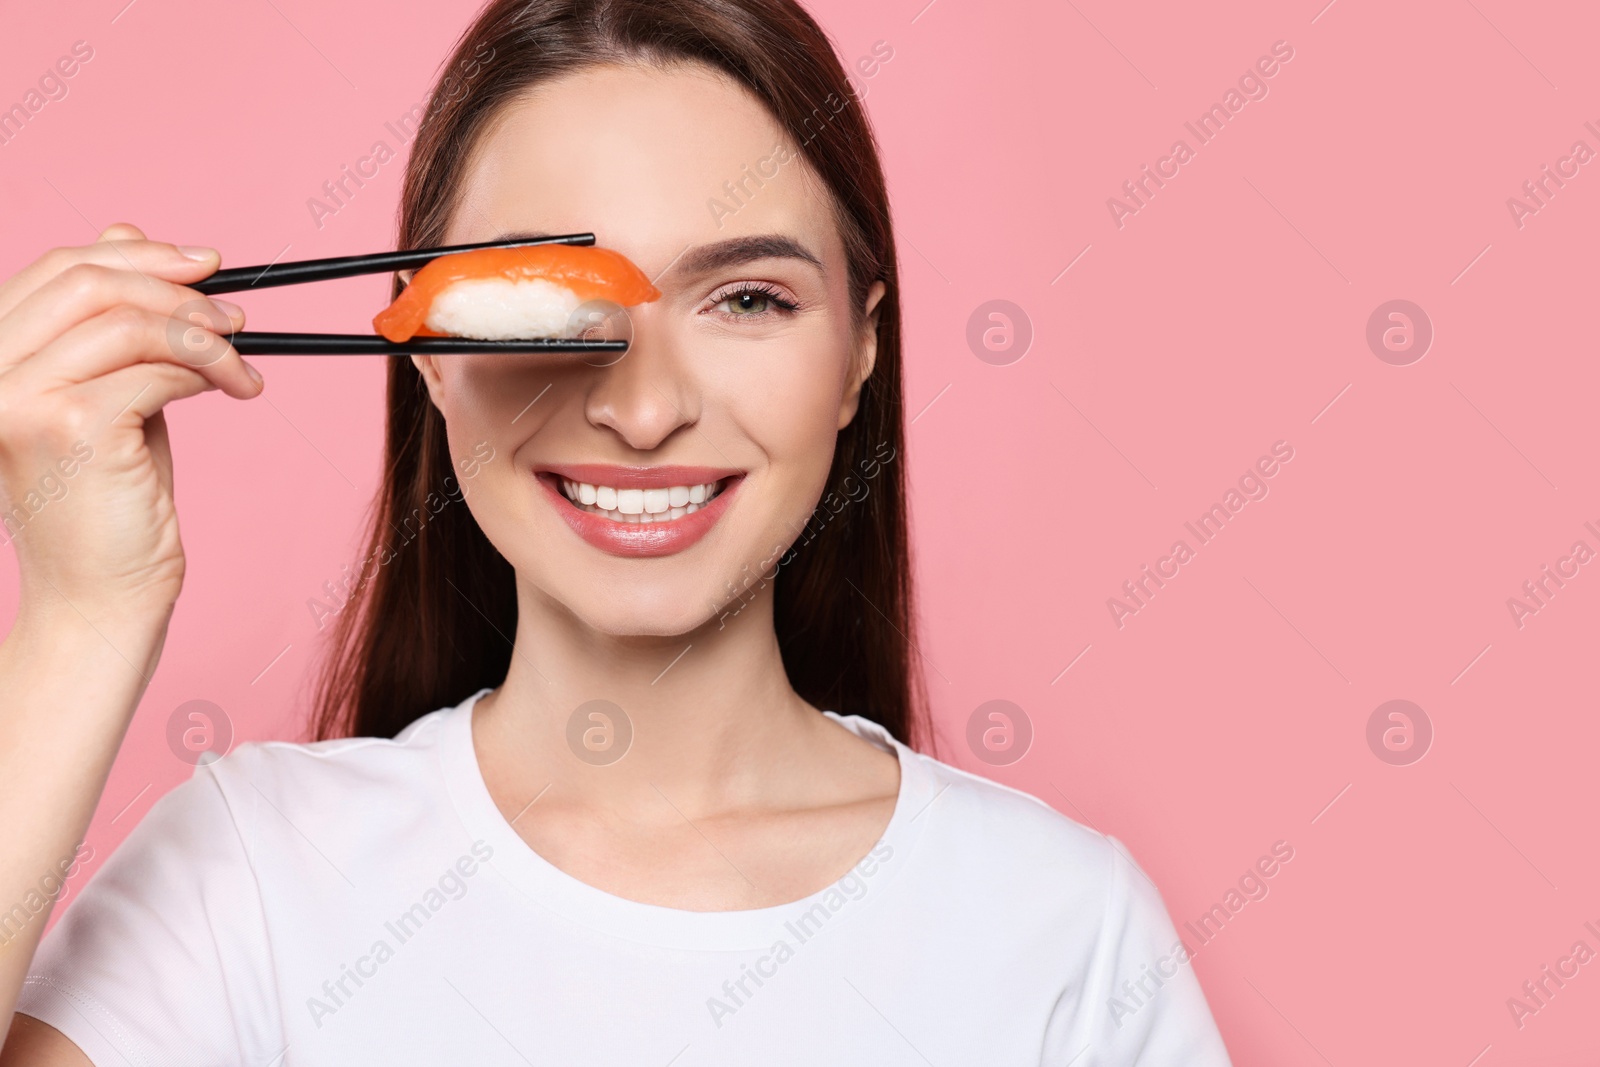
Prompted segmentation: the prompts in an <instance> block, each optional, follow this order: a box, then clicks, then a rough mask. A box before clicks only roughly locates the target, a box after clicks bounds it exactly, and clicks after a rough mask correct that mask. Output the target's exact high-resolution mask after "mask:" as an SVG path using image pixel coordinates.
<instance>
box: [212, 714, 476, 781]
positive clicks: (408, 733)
mask: <svg viewBox="0 0 1600 1067" xmlns="http://www.w3.org/2000/svg"><path fill="white" fill-rule="evenodd" d="M455 710H456V709H453V708H441V709H439V710H438V711H433V712H429V713H428V714H426V715H424V716H422V717H421V718H419V719H417V720H416V721H415V722H413V723H411V724H410V725H409V726H407V727H406V728H405V729H404V730H403V731H401V732H400V733H399V734H398V735H397V736H395V737H393V738H386V737H341V738H335V739H332V740H328V741H310V742H295V741H248V742H245V743H244V744H241V745H239V746H238V747H237V748H235V749H233V750H232V751H231V752H229V753H228V754H227V756H225V757H223V758H222V759H220V760H217V761H216V762H214V763H211V764H208V765H206V766H204V767H201V768H199V771H197V773H196V777H199V776H200V772H204V771H208V770H209V771H211V772H213V773H214V774H215V776H216V778H217V781H218V783H219V784H220V785H221V786H222V787H223V788H224V789H225V790H231V789H236V788H239V787H241V786H244V787H246V788H252V787H253V788H257V789H261V790H263V791H266V790H269V789H279V790H281V789H284V788H286V787H291V786H292V787H293V788H295V789H309V790H313V791H317V792H333V793H338V792H344V791H349V790H352V789H358V790H360V791H362V793H363V794H365V795H367V796H369V797H370V796H371V794H372V793H373V792H374V791H380V792H381V791H383V790H385V789H392V788H399V789H401V790H404V789H406V788H407V787H408V786H409V785H412V784H414V783H415V781H416V778H417V775H418V774H419V772H424V771H426V770H427V769H428V768H430V767H432V766H436V765H437V763H438V759H439V753H440V748H441V743H442V734H443V728H444V727H445V726H446V725H447V723H448V722H449V716H450V714H451V713H452V712H454V711H455Z"/></svg>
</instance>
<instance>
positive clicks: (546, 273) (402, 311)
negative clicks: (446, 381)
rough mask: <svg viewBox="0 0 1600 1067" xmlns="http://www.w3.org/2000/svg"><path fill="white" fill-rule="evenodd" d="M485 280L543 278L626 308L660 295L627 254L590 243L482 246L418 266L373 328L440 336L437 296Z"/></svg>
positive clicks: (399, 335) (394, 336)
mask: <svg viewBox="0 0 1600 1067" xmlns="http://www.w3.org/2000/svg"><path fill="white" fill-rule="evenodd" d="M481 278H504V279H506V280H507V281H512V282H516V281H525V280H528V279H532V278H543V279H544V280H546V281H549V282H552V283H554V284H556V285H561V286H565V287H566V288H567V289H570V290H571V291H572V292H573V294H574V295H575V296H577V298H578V299H579V300H580V301H589V300H609V301H611V302H612V303H614V304H620V305H622V306H623V307H631V306H632V305H634V304H645V303H649V302H650V301H652V300H655V299H657V298H659V297H660V296H661V291H660V290H659V289H657V288H656V287H655V286H654V285H652V284H650V279H649V278H647V277H645V274H644V272H643V271H641V270H640V269H639V268H638V267H636V266H635V265H634V264H633V261H632V260H630V259H629V258H628V257H627V256H624V255H623V254H622V253H620V252H613V251H612V250H611V249H609V248H596V247H594V246H592V245H529V246H527V247H525V248H480V249H478V250H476V251H473V252H457V253H454V254H453V255H447V256H440V257H439V258H438V259H435V260H432V261H430V262H429V263H428V264H426V265H425V266H423V267H421V268H419V269H418V270H417V272H416V274H414V275H412V278H411V284H410V285H408V286H406V287H405V289H404V290H402V291H401V293H400V295H399V296H398V297H396V298H395V301H394V303H392V304H390V305H389V306H388V307H386V308H384V309H383V310H382V311H380V312H378V314H377V316H376V317H375V318H374V319H373V320H372V326H373V328H374V329H375V330H377V331H378V333H380V334H382V335H383V336H384V337H387V338H388V339H389V340H391V341H397V342H398V341H409V340H410V339H411V338H413V337H416V336H419V335H421V336H438V335H437V334H436V333H435V332H434V331H432V330H430V329H428V328H427V327H426V326H425V325H424V324H425V323H426V322H427V319H428V312H429V310H430V309H431V308H432V307H433V302H434V300H435V299H437V298H438V296H439V294H440V293H442V292H444V291H445V290H446V289H447V288H449V287H450V286H451V285H454V284H455V283H457V282H462V281H470V280H475V279H481Z"/></svg>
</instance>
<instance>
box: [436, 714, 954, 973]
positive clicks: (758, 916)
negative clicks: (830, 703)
mask: <svg viewBox="0 0 1600 1067" xmlns="http://www.w3.org/2000/svg"><path fill="white" fill-rule="evenodd" d="M493 688H494V687H493V686H485V687H484V688H482V689H480V690H478V691H477V692H476V693H474V694H472V695H471V696H470V697H468V698H467V699H466V700H464V701H462V702H461V703H460V704H458V705H456V706H455V707H453V708H449V709H447V710H446V712H445V716H444V721H443V722H442V723H441V733H440V746H439V758H440V762H441V771H442V772H443V775H444V780H445V786H446V788H447V790H448V792H449V794H450V798H451V801H452V803H453V804H454V805H455V808H456V812H457V814H458V815H459V816H460V818H461V821H462V823H463V825H464V826H465V828H466V829H467V831H468V833H469V834H470V835H471V836H472V837H473V839H474V840H483V841H485V842H486V843H488V844H489V846H490V847H491V848H492V849H493V850H494V857H493V859H492V860H490V861H489V865H490V866H492V867H493V868H494V869H495V870H496V871H498V872H499V873H500V874H502V875H504V876H505V877H506V878H507V880H508V881H509V882H510V883H511V884H512V885H513V887H515V888H516V889H517V890H518V891H519V892H521V893H522V894H523V895H524V896H526V897H527V898H528V899H529V900H530V901H531V902H532V903H534V904H537V905H539V906H542V907H544V908H547V909H549V910H550V911H553V912H555V913H557V914H559V915H561V916H563V917H564V918H566V919H567V920H569V921H571V922H573V923H576V924H578V925H580V926H584V927H587V928H589V929H592V930H597V931H600V932H603V933H607V934H610V935H613V936H616V937H621V938H625V939H627V940H630V941H638V942H642V943H646V944H651V945H656V946H659V947H664V948H679V949H700V950H708V949H709V950H718V949H721V950H731V949H742V948H765V947H768V946H770V945H771V944H772V943H773V941H774V939H775V937H777V936H778V932H779V931H781V930H782V928H783V926H784V924H785V923H786V922H790V921H792V920H793V919H794V918H795V917H796V916H797V915H799V914H801V913H804V912H806V911H807V910H808V909H809V908H812V907H813V906H815V905H816V904H818V903H820V902H822V901H823V900H824V899H825V898H827V897H828V896H829V894H831V893H834V892H835V886H837V885H838V883H832V884H830V885H828V886H826V887H824V888H822V889H820V890H818V891H817V892H815V893H812V894H810V895H809V896H806V897H802V898H801V899H799V900H793V901H789V902H788V903H785V904H777V905H773V906H771V907H765V908H750V909H743V910H738V911H688V910H684V909H680V908H669V907H664V906H661V905H658V904H646V903H643V902H640V901H636V900H629V899H628V898H626V897H621V896H617V895H615V894H613V893H609V892H606V891H605V890H603V889H599V888H597V887H596V886H592V885H590V884H589V883H587V882H584V881H582V880H580V879H578V878H576V877H574V876H572V875H570V874H568V873H567V872H566V871H563V870H562V869H561V868H559V867H557V866H556V865H555V864H553V863H551V862H550V861H549V860H547V859H545V858H544V857H543V856H541V855H539V853H538V852H536V851H535V850H534V849H533V848H532V847H531V846H529V845H528V843H527V842H526V841H524V840H522V838H521V836H520V835H518V833H517V832H516V830H515V828H513V827H512V826H511V824H510V823H509V822H508V821H507V820H506V818H505V816H504V815H502V814H501V813H500V809H499V808H498V807H496V806H495V803H494V798H493V797H492V796H490V794H489V787H488V785H487V783H485V781H484V778H483V771H482V768H481V767H480V766H479V765H478V757H477V752H476V750H475V748H474V746H473V742H472V709H473V708H474V706H476V704H477V703H478V701H479V700H480V699H481V698H482V697H483V696H484V695H485V694H487V693H489V692H490V691H491V690H492V689H493ZM823 714H824V715H827V716H828V717H829V718H831V719H833V720H834V721H836V722H838V723H839V724H840V725H842V726H844V727H845V728H846V729H849V730H851V732H853V733H855V734H856V735H857V736H859V737H862V738H863V739H865V740H867V741H869V742H871V743H874V744H876V745H878V747H879V748H882V749H885V750H886V751H890V752H892V753H894V755H895V756H896V758H897V759H898V760H899V763H900V787H899V790H898V793H897V795H896V798H895V806H894V812H893V813H892V814H891V816H890V818H889V823H888V825H887V826H886V827H885V828H884V831H883V833H882V835H881V836H880V837H879V838H878V841H877V842H876V843H875V844H874V846H873V849H872V850H871V851H870V852H869V855H872V856H877V855H882V854H884V852H885V850H883V849H882V846H884V845H888V846H890V847H889V849H888V850H887V852H886V855H887V858H886V859H884V860H882V862H878V863H874V864H872V868H873V873H872V874H871V876H870V877H869V878H866V879H865V881H866V883H867V890H866V894H865V897H866V898H868V899H871V900H876V899H877V898H879V897H881V896H882V895H884V893H885V892H886V891H887V890H888V888H889V885H890V883H891V882H892V881H893V880H894V877H895V876H896V875H898V874H899V873H900V871H901V870H903V869H904V868H905V867H906V866H908V865H909V864H910V861H911V854H912V849H913V846H914V845H915V843H916V839H917V838H918V837H919V836H920V835H921V831H922V827H923V826H924V825H926V822H927V820H925V819H922V818H920V816H921V815H922V813H923V811H924V810H925V809H926V808H927V807H928V805H929V804H930V803H931V802H932V799H933V798H934V795H935V794H934V792H933V779H932V775H931V773H930V772H929V770H928V768H927V767H926V766H925V765H924V763H923V761H922V759H921V758H920V757H919V756H918V755H917V754H916V753H915V752H913V751H912V750H911V749H909V748H907V747H906V746H905V745H904V744H902V743H901V742H900V741H898V740H896V739H895V738H894V737H893V736H892V735H891V734H890V733H889V732H888V731H887V730H885V729H884V728H883V727H882V726H880V725H878V724H877V723H875V722H872V721H871V720H869V719H864V718H862V717H860V716H858V715H840V714H838V713H837V712H834V711H824V712H823ZM867 858H868V857H867V856H863V857H861V858H860V859H858V860H857V864H856V866H857V867H861V866H862V860H866V859H867ZM855 869H856V868H852V871H854V870H855ZM849 876H850V873H849V872H847V874H846V875H845V877H847V878H848V877H849ZM841 880H842V879H841ZM868 899H862V900H861V901H860V903H861V904H867V903H868ZM851 910H852V911H855V912H859V911H861V910H864V909H863V908H860V907H855V906H852V909H851Z"/></svg>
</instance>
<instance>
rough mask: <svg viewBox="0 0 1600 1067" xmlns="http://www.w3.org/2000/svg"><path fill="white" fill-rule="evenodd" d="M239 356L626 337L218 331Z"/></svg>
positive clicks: (552, 347) (517, 347) (604, 346)
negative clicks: (488, 338) (396, 336)
mask: <svg viewBox="0 0 1600 1067" xmlns="http://www.w3.org/2000/svg"><path fill="white" fill-rule="evenodd" d="M217 336H219V337H221V338H222V339H223V340H224V341H227V342H228V343H229V344H231V345H233V347H234V348H235V349H237V350H238V352H239V354H240V355H241V356H408V355H412V354H415V355H419V356H422V355H435V356H440V355H468V354H475V353H476V354H482V353H492V352H505V353H511V354H516V353H524V354H526V353H533V352H625V351H627V349H628V342H626V341H584V340H580V339H569V338H564V337H552V338H530V339H528V340H523V341H480V340H478V339H477V338H475V337H413V338H412V339H411V340H409V341H391V340H389V339H388V338H386V337H379V336H378V335H377V334H371V335H368V334H363V333H260V332H252V331H249V330H245V331H242V332H240V333H224V334H218V335H217Z"/></svg>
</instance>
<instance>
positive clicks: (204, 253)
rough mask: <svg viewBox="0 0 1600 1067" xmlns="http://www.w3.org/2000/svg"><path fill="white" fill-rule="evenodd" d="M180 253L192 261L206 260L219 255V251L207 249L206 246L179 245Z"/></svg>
mask: <svg viewBox="0 0 1600 1067" xmlns="http://www.w3.org/2000/svg"><path fill="white" fill-rule="evenodd" d="M178 251H180V252H182V253H183V254H184V255H186V256H188V257H189V258H190V259H200V260H206V259H211V258H212V257H214V256H216V255H217V250H216V249H215V248H207V247H205V246H204V245H179V246H178Z"/></svg>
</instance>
